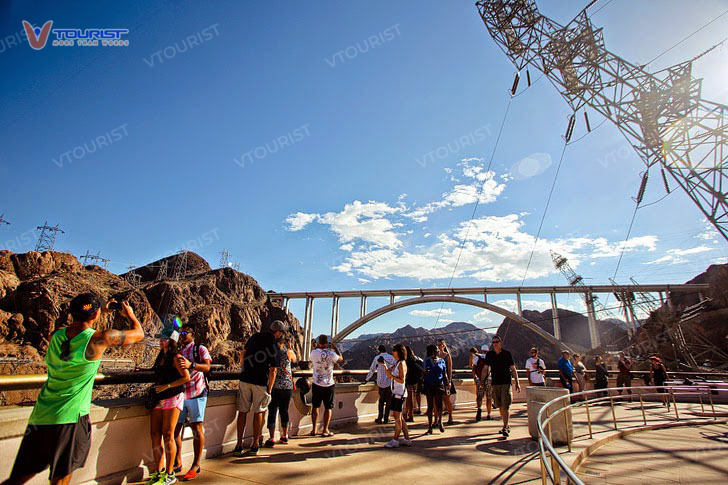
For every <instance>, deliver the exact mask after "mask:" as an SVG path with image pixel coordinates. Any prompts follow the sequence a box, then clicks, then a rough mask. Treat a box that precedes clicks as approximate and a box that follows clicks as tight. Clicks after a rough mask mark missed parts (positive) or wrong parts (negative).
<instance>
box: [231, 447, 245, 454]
mask: <svg viewBox="0 0 728 485" xmlns="http://www.w3.org/2000/svg"><path fill="white" fill-rule="evenodd" d="M242 452H243V445H238V446H236V447H235V448H234V449H233V453H242Z"/></svg>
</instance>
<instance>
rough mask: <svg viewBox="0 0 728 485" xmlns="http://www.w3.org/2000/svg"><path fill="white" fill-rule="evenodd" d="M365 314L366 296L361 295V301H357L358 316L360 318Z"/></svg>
mask: <svg viewBox="0 0 728 485" xmlns="http://www.w3.org/2000/svg"><path fill="white" fill-rule="evenodd" d="M366 314H367V297H366V296H364V295H362V297H361V302H359V318H362V317H363V316H364V315H366Z"/></svg>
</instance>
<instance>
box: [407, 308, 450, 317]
mask: <svg viewBox="0 0 728 485" xmlns="http://www.w3.org/2000/svg"><path fill="white" fill-rule="evenodd" d="M409 314H410V315H413V316H415V317H437V316H438V315H452V314H453V311H452V310H451V309H450V308H443V309H442V311H440V309H435V310H412V311H411V312H409Z"/></svg>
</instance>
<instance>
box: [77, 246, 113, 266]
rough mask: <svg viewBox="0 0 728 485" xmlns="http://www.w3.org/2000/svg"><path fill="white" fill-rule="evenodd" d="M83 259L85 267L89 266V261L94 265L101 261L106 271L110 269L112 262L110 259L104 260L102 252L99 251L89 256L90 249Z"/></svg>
mask: <svg viewBox="0 0 728 485" xmlns="http://www.w3.org/2000/svg"><path fill="white" fill-rule="evenodd" d="M81 259H82V260H83V265H84V266H87V265H88V262H89V261H91V262H92V263H93V262H94V261H99V262H101V266H102V267H103V268H104V269H106V268H107V267H108V265H109V262H110V261H111V260H110V259H107V258H102V257H101V251H99V252H98V253H96V254H89V252H88V249H87V250H86V254H84V255H83V256H81Z"/></svg>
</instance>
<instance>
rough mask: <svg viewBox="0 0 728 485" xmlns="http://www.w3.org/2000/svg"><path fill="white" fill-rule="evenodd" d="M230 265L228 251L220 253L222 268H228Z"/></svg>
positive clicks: (224, 250)
mask: <svg viewBox="0 0 728 485" xmlns="http://www.w3.org/2000/svg"><path fill="white" fill-rule="evenodd" d="M229 264H230V252H229V251H228V250H227V249H223V250H222V251H220V267H221V268H227V267H228V265H229Z"/></svg>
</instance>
